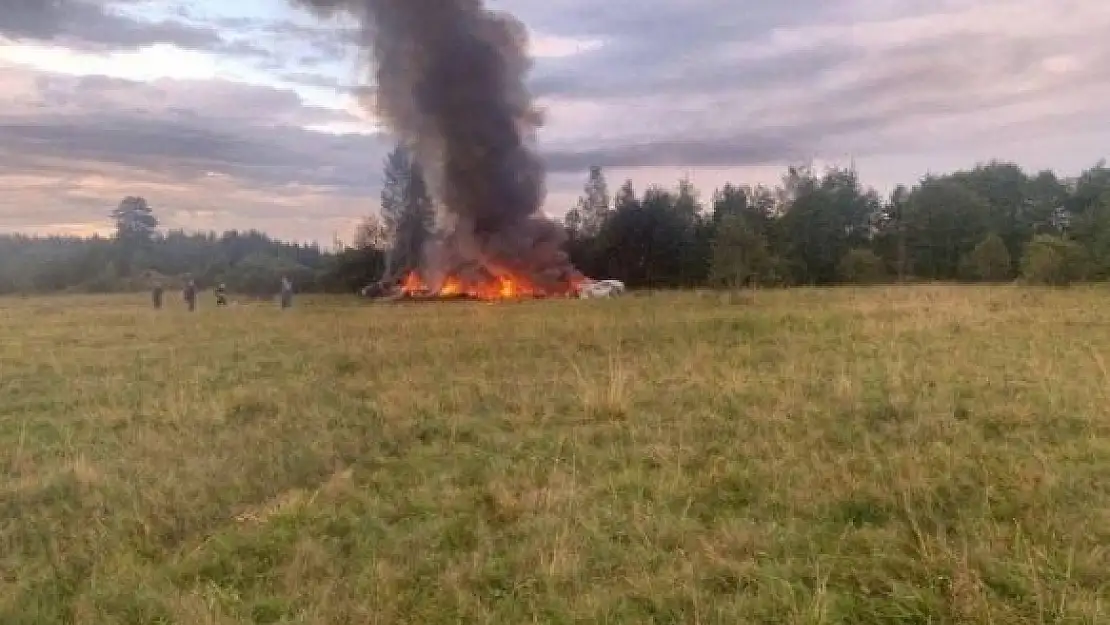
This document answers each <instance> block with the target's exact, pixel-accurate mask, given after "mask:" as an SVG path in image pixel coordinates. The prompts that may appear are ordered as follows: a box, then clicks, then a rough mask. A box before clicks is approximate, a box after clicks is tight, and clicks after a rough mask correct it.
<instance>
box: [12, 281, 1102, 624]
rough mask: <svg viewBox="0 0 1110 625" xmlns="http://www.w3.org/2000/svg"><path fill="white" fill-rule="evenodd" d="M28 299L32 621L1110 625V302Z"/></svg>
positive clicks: (23, 340)
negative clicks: (289, 304) (219, 303)
mask: <svg viewBox="0 0 1110 625" xmlns="http://www.w3.org/2000/svg"><path fill="white" fill-rule="evenodd" d="M168 303H169V305H170V307H169V308H168V309H166V310H163V311H161V312H155V311H153V310H150V309H149V308H148V307H147V306H146V300H145V299H143V298H139V297H134V298H128V297H120V298H77V297H74V298H41V299H27V300H19V299H8V300H0V341H2V342H0V471H2V473H0V623H4V624H5V625H9V624H11V625H19V624H28V625H29V624H36V625H47V624H53V623H97V624H112V623H120V624H123V623H181V624H183V625H184V624H189V625H194V624H195V625H204V624H213V625H215V624H221V625H222V624H237V623H250V622H254V623H279V622H284V623H320V624H323V623H422V624H435V623H460V622H461V623H528V622H543V623H572V622H574V623H579V622H597V623H722V624H725V623H728V624H733V623H756V622H762V623H812V624H817V623H845V624H847V623H864V624H866V623H983V624H985V623H999V624H1003V623H1005V624H1034V623H1037V624H1040V623H1092V624H1093V623H1106V622H1108V621H1110V606H1108V605H1107V601H1108V599H1107V597H1110V582H1108V579H1110V416H1108V413H1110V372H1108V369H1107V367H1108V365H1107V360H1110V306H1108V305H1107V304H1108V303H1110V292H1108V291H1106V290H1104V289H1101V288H1090V289H1074V290H1065V291H1050V290H1032V289H1021V288H1010V287H1007V288H993V289H987V288H959V287H906V288H883V289H873V290H871V289H859V290H848V289H845V290H795V291H787V292H770V291H768V292H759V293H756V294H755V295H754V296H750V297H729V296H720V295H713V294H706V295H695V294H685V295H680V294H660V295H654V296H643V297H629V298H625V299H622V300H614V301H592V302H580V301H553V302H535V303H516V304H496V305H485V304H459V303H452V304H446V303H445V304H425V305H377V306H375V305H367V304H365V303H360V302H356V301H354V300H347V299H331V300H329V299H318V300H310V299H304V300H302V301H299V302H298V303H297V307H296V308H294V309H293V310H290V311H286V312H284V313H282V312H280V311H279V310H277V308H276V306H275V305H245V306H239V307H234V308H230V309H226V310H216V309H215V308H214V307H212V306H211V305H210V304H209V302H207V301H205V302H202V304H207V305H204V306H202V308H201V310H199V311H198V312H197V313H196V314H194V315H189V314H187V313H185V312H184V311H182V310H180V309H179V307H178V306H176V304H177V302H174V301H170V302H168Z"/></svg>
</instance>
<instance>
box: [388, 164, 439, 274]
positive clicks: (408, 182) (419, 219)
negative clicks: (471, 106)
mask: <svg viewBox="0 0 1110 625" xmlns="http://www.w3.org/2000/svg"><path fill="white" fill-rule="evenodd" d="M383 178H384V184H383V187H382V196H381V202H382V204H381V206H382V223H383V225H384V228H385V232H386V236H387V239H388V241H389V247H388V255H387V259H386V269H385V272H386V275H387V276H390V277H393V276H396V275H399V274H401V273H404V272H407V271H411V270H413V269H416V268H417V267H419V266H420V263H421V260H422V259H423V252H424V246H425V244H426V243H427V242H428V239H429V238H430V237H431V231H432V227H433V223H434V219H435V214H434V210H433V206H432V200H431V197H430V194H429V191H428V184H427V182H426V180H425V178H424V172H423V169H422V168H421V167H420V164H419V163H418V162H417V161H416V160H415V159H414V158H413V157H412V154H411V153H410V152H409V151H408V150H407V149H406V148H405V146H403V145H398V146H397V147H396V148H394V149H393V151H392V152H390V153H389V155H388V156H387V157H386V159H385V171H384V173H383Z"/></svg>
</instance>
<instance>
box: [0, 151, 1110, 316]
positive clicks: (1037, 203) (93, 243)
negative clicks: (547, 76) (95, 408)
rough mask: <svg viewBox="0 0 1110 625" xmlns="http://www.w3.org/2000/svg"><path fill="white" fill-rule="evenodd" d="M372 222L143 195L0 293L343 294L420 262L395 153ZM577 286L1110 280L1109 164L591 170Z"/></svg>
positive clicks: (27, 253) (2, 255)
mask: <svg viewBox="0 0 1110 625" xmlns="http://www.w3.org/2000/svg"><path fill="white" fill-rule="evenodd" d="M383 180H384V186H383V191H382V195H381V210H380V212H379V214H377V215H373V216H370V217H367V218H366V219H365V220H364V221H363V222H362V223H361V224H360V225H359V227H358V229H357V232H356V235H355V238H354V242H353V244H350V245H337V246H336V247H335V249H332V250H323V249H321V248H320V247H319V246H316V245H298V244H292V243H285V242H281V241H277V240H274V239H272V238H270V237H268V236H266V235H265V234H263V233H260V232H254V231H251V232H237V231H231V232H225V233H223V234H221V235H217V234H215V233H186V232H183V231H180V230H175V231H170V232H166V233H162V232H160V231H159V230H158V220H157V217H156V216H155V214H154V211H153V210H152V208H151V207H150V206H149V204H148V203H147V202H146V200H145V199H143V198H141V197H128V198H124V199H123V200H122V201H121V202H120V204H119V206H118V207H116V209H115V210H114V211H112V218H113V219H114V220H115V224H116V233H115V236H113V237H91V238H78V237H45V238H40V237H27V236H20V235H8V236H2V237H0V294H4V293H20V292H27V293H30V292H52V291H89V292H110V291H122V290H134V289H140V288H148V287H149V285H150V283H151V281H152V280H155V279H156V280H160V281H163V282H165V283H166V284H167V286H172V285H173V284H174V283H175V281H181V280H183V279H184V278H185V277H191V278H193V279H196V280H197V281H198V282H199V283H200V284H201V286H202V287H204V286H212V285H214V284H216V283H221V282H222V283H225V284H226V285H227V286H228V288H229V289H231V290H233V291H235V292H239V293H247V294H259V295H265V294H271V293H273V292H275V291H276V289H277V286H278V284H279V283H280V279H281V277H282V276H288V277H289V278H290V279H292V280H293V281H294V282H295V284H296V285H297V288H298V290H300V291H320V292H348V293H349V292H353V291H357V290H358V289H360V288H361V287H363V286H365V285H367V284H370V283H372V282H374V281H376V280H379V279H381V278H382V277H383V276H386V277H395V276H397V275H399V273H400V272H403V271H405V270H407V269H410V268H413V267H415V266H418V265H419V262H420V254H421V250H422V249H423V247H424V245H425V243H426V242H427V241H428V239H429V237H431V236H432V231H433V223H434V213H435V210H434V202H433V200H432V198H431V194H430V192H429V189H428V184H427V182H426V181H425V179H424V176H423V172H422V171H421V169H420V167H419V164H418V163H416V162H415V161H414V160H413V159H412V158H411V156H410V155H409V154H408V153H407V152H406V151H405V150H404V149H403V148H401V147H398V148H396V149H395V150H394V151H393V152H392V153H391V154H390V155H389V156H388V157H387V158H386V160H385V163H384V172H383ZM564 227H565V229H566V232H567V239H568V242H567V251H568V252H569V253H570V255H571V258H572V259H573V261H574V263H575V264H576V265H577V266H578V267H579V268H580V269H581V270H582V271H583V273H585V274H586V275H589V276H592V277H597V278H617V279H620V280H622V281H624V282H625V283H626V284H627V285H628V286H629V287H632V288H685V287H701V286H709V287H721V288H739V287H750V286H766V287H770V286H792V285H832V284H852V283H854V284H873V283H882V282H889V281H910V280H940V281H968V282H1006V281H1012V280H1015V279H1020V280H1023V281H1026V282H1029V283H1037V284H1052V285H1066V284H1070V283H1072V282H1076V281H1082V280H1105V279H1107V278H1110V168H1108V167H1107V166H1106V163H1105V162H1104V161H1103V162H1099V163H1097V164H1095V165H1094V166H1092V167H1090V168H1089V169H1087V170H1085V171H1083V172H1082V173H1081V174H1080V175H1078V176H1076V177H1074V178H1063V177H1060V176H1058V175H1057V174H1056V173H1054V172H1052V171H1039V172H1026V171H1024V170H1023V169H1022V168H1021V167H1019V166H1017V165H1015V164H1013V163H1008V162H1002V161H992V162H989V163H984V164H980V165H977V166H975V167H974V168H971V169H966V170H962V171H956V172H952V173H948V174H943V175H937V174H933V175H929V176H926V177H924V178H923V179H921V180H920V181H918V182H917V183H916V184H914V185H913V186H911V187H907V186H898V187H896V188H895V189H894V190H893V191H892V192H891V193H890V194H888V195H886V196H883V195H880V194H879V193H878V192H877V191H875V190H874V189H873V188H871V187H868V186H866V185H864V184H863V183H862V182H861V180H860V178H859V176H858V174H857V172H856V171H855V170H854V169H852V168H841V167H833V168H829V169H826V170H823V171H816V170H815V169H814V168H812V167H810V166H793V167H790V168H788V169H787V171H786V173H785V174H784V175H783V177H782V180H781V182H780V183H779V184H777V185H773V186H765V185H741V184H726V185H725V186H723V187H722V188H720V189H716V190H715V191H713V192H712V193H711V194H709V195H708V196H703V195H702V193H701V192H700V191H699V190H698V189H696V188H695V187H694V185H693V184H692V183H691V182H690V181H689V180H686V179H683V180H679V181H678V182H677V184H676V185H674V186H673V187H664V186H660V185H651V186H648V187H646V188H644V189H643V190H637V189H636V188H635V187H634V185H633V184H632V182H631V181H625V182H624V183H623V184H621V186H620V187H618V188H617V190H616V191H615V192H611V191H610V187H609V184H608V181H607V180H606V177H605V173H604V171H603V170H602V168H601V167H592V168H590V171H589V172H588V175H587V178H586V182H585V184H584V187H583V192H582V195H581V197H580V198H579V200H578V202H577V203H576V205H575V206H573V207H571V209H570V210H569V211H568V212H567V214H566V217H565V219H564Z"/></svg>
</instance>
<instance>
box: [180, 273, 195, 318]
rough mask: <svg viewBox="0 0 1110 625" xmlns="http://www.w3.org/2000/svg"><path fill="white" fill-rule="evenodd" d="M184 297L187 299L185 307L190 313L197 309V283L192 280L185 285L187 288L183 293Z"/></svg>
mask: <svg viewBox="0 0 1110 625" xmlns="http://www.w3.org/2000/svg"><path fill="white" fill-rule="evenodd" d="M181 295H182V297H184V298H185V305H186V306H188V308H189V312H193V311H194V310H196V309H197V283H196V282H194V281H193V280H192V279H190V280H189V281H188V282H186V283H185V288H184V289H183V290H182V291H181Z"/></svg>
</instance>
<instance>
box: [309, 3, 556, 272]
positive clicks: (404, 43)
mask: <svg viewBox="0 0 1110 625" xmlns="http://www.w3.org/2000/svg"><path fill="white" fill-rule="evenodd" d="M295 1H296V2H299V3H301V4H304V5H307V6H309V7H312V8H314V9H316V10H317V11H319V12H322V13H325V14H326V13H332V12H340V11H341V12H346V13H349V14H351V15H353V16H354V17H355V18H357V19H358V20H359V23H360V24H361V26H362V31H361V45H362V46H363V49H364V50H365V51H368V52H370V56H371V57H372V58H370V59H368V60H369V61H371V67H372V68H373V69H372V71H373V72H374V77H373V78H374V80H373V82H374V83H376V89H375V92H374V106H375V112H376V113H377V114H378V115H379V116H380V117H381V118H382V119H383V120H384V121H385V123H386V124H387V125H388V126H389V127H390V128H391V129H392V131H393V132H394V133H395V134H396V135H397V136H398V138H399V139H400V140H401V141H402V142H404V143H406V144H407V145H409V146H410V147H411V149H412V150H413V151H414V153H415V155H416V158H417V160H418V161H419V162H420V163H421V165H422V166H423V167H424V169H425V171H426V172H427V175H428V178H429V180H430V182H431V184H432V187H433V190H434V192H435V194H436V196H437V199H438V204H439V205H440V208H441V213H440V215H439V218H440V219H439V221H440V224H439V225H440V226H441V227H442V228H443V229H444V232H443V233H442V236H441V237H440V238H439V240H438V241H437V244H436V246H435V248H434V249H432V250H429V254H428V256H429V258H428V259H427V260H426V262H427V263H428V265H429V266H428V267H427V269H428V270H430V273H431V274H432V275H429V276H428V278H429V279H430V280H431V281H433V282H435V281H436V276H435V275H434V274H435V273H436V272H437V271H438V272H442V271H445V270H447V269H454V268H456V267H459V266H464V265H472V266H473V265H480V266H482V267H483V268H484V269H485V270H487V271H490V272H493V273H500V272H506V271H509V272H513V273H523V274H525V275H528V276H530V277H531V278H532V279H533V280H536V281H537V282H538V283H539V284H541V285H542V284H544V283H547V282H550V283H555V282H560V281H565V280H566V279H567V277H568V274H569V273H571V272H573V268H572V267H571V266H570V264H569V262H568V260H567V256H566V254H565V253H564V252H563V251H562V249H561V248H562V243H563V231H562V229H561V228H559V227H558V226H557V225H556V224H554V223H552V222H551V221H550V220H548V219H546V218H544V217H543V215H542V212H541V210H540V209H541V206H542V204H543V201H544V197H545V188H544V169H543V164H542V163H541V162H540V160H539V158H538V156H537V155H536V153H535V152H534V151H533V150H532V149H531V146H530V145H529V142H530V140H531V138H532V137H533V136H534V132H535V129H536V127H537V126H538V125H539V124H540V115H539V113H538V111H537V110H536V109H535V108H534V107H533V103H532V97H531V95H530V94H529V93H528V90H527V89H526V87H525V84H524V78H525V74H526V73H527V71H528V69H529V68H530V65H531V63H530V60H529V58H528V56H527V47H528V41H527V31H526V29H525V28H524V26H523V25H522V24H521V23H520V22H518V21H517V20H516V19H515V18H514V17H512V16H511V15H508V14H505V13H501V12H494V11H490V10H488V9H486V8H485V6H484V2H483V0H295Z"/></svg>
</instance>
